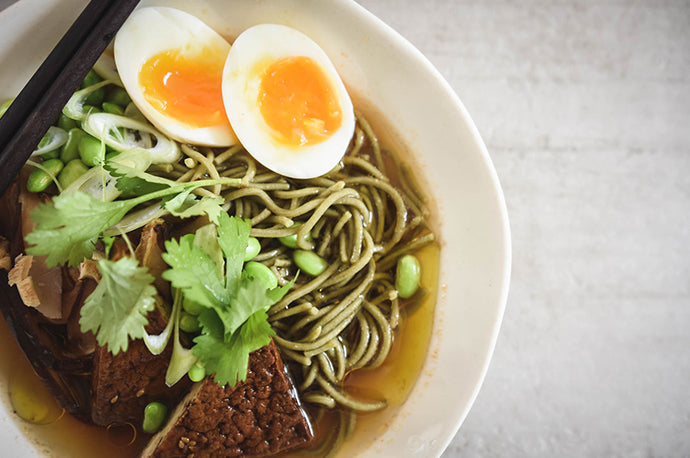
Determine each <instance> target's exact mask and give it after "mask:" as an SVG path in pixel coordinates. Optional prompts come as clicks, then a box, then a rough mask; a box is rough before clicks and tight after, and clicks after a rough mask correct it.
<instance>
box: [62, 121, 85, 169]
mask: <svg viewBox="0 0 690 458" xmlns="http://www.w3.org/2000/svg"><path fill="white" fill-rule="evenodd" d="M84 135H86V133H85V132H84V131H83V130H81V129H77V128H74V129H70V130H69V131H68V132H67V143H65V144H64V145H62V150H61V151H60V159H61V160H62V162H64V163H67V162H69V161H72V160H74V159H78V158H79V141H80V140H81V138H82V137H83V136H84Z"/></svg>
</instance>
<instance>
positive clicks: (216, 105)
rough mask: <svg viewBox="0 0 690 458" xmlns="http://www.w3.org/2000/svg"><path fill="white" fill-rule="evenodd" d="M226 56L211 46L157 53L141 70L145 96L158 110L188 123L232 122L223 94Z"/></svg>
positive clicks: (217, 123) (187, 124)
mask: <svg viewBox="0 0 690 458" xmlns="http://www.w3.org/2000/svg"><path fill="white" fill-rule="evenodd" d="M225 58H226V56H225V54H224V53H223V52H222V51H221V50H218V49H210V48H205V49H203V50H201V52H196V53H191V52H189V51H187V52H184V50H183V49H173V50H169V51H163V52H161V53H159V54H156V55H155V56H153V57H151V58H149V59H148V60H147V61H146V62H145V63H144V65H143V66H142V67H141V70H140V71H139V84H140V86H141V88H142V91H143V93H144V97H145V98H146V100H147V101H148V102H149V103H150V104H151V105H152V106H153V107H154V108H156V109H157V110H158V111H159V112H161V113H163V114H165V115H167V116H169V117H171V118H173V119H175V120H177V121H178V122H180V123H182V124H185V125H186V126H188V127H193V128H197V127H209V126H216V125H219V124H227V125H228V126H229V125H230V123H229V121H228V120H227V116H226V114H225V107H224V105H223V94H222V81H223V66H224V65H225Z"/></svg>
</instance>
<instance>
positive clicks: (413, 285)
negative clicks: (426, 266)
mask: <svg viewBox="0 0 690 458" xmlns="http://www.w3.org/2000/svg"><path fill="white" fill-rule="evenodd" d="M421 274H422V269H421V267H420V266H419V261H418V260H417V258H415V257H414V256H413V255H411V254H407V255H405V256H403V257H402V258H400V259H399V260H398V266H397V270H396V272H395V289H397V290H398V296H400V297H402V298H403V299H407V298H408V297H412V295H414V293H416V292H417V290H418V289H419V279H420V277H421Z"/></svg>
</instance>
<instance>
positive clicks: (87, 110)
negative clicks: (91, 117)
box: [81, 105, 101, 114]
mask: <svg viewBox="0 0 690 458" xmlns="http://www.w3.org/2000/svg"><path fill="white" fill-rule="evenodd" d="M81 111H83V112H84V113H86V114H91V113H100V112H101V109H100V108H98V107H97V106H94V105H84V106H83V107H82V109H81Z"/></svg>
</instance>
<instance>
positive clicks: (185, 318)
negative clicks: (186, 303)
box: [180, 312, 201, 333]
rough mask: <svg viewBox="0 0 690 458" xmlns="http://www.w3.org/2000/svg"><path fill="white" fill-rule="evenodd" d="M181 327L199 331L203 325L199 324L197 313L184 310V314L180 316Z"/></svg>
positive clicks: (188, 330) (192, 331)
mask: <svg viewBox="0 0 690 458" xmlns="http://www.w3.org/2000/svg"><path fill="white" fill-rule="evenodd" d="M180 329H182V330H183V331H184V332H189V333H195V332H198V331H199V329H201V327H200V326H199V320H198V319H197V317H196V315H190V314H189V313H185V312H182V316H180Z"/></svg>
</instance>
